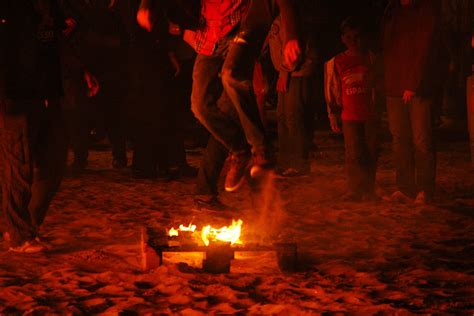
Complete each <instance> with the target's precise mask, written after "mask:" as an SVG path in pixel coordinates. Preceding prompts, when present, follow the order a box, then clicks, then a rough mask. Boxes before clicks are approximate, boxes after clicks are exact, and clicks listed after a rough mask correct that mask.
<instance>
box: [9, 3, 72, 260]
mask: <svg viewBox="0 0 474 316" xmlns="http://www.w3.org/2000/svg"><path fill="white" fill-rule="evenodd" d="M0 21H1V22H0V38H1V39H0V41H1V43H2V45H1V46H0V146H1V147H0V161H1V163H2V168H1V169H2V172H3V173H2V175H1V184H2V200H3V214H4V217H5V220H6V223H7V227H8V234H9V239H10V243H11V248H10V249H11V250H12V251H17V252H38V251H42V250H44V249H45V248H46V247H45V245H44V244H43V243H41V242H40V241H39V239H38V230H39V228H40V225H41V224H42V222H43V220H44V218H45V216H46V212H47V210H48V207H49V204H50V202H51V200H52V198H53V197H54V195H55V193H56V190H57V189H58V187H59V184H60V182H61V177H62V173H63V169H64V164H65V159H66V139H65V136H64V135H65V133H64V126H63V117H62V113H61V107H60V103H59V98H60V97H61V95H62V88H61V73H60V60H59V36H60V35H61V32H62V31H63V30H64V29H65V28H66V24H65V19H64V17H63V16H62V14H61V12H60V9H59V5H58V3H57V2H56V1H54V0H38V1H16V0H3V1H2V2H1V4H0ZM5 43H8V45H5Z"/></svg>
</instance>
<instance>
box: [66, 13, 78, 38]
mask: <svg viewBox="0 0 474 316" xmlns="http://www.w3.org/2000/svg"><path fill="white" fill-rule="evenodd" d="M64 23H65V24H66V28H65V29H64V30H63V35H64V36H66V37H68V36H69V35H71V33H72V32H74V30H75V29H76V26H77V22H76V20H74V19H73V18H67V19H66V20H64Z"/></svg>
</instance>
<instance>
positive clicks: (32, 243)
mask: <svg viewBox="0 0 474 316" xmlns="http://www.w3.org/2000/svg"><path fill="white" fill-rule="evenodd" d="M45 250H48V247H47V246H46V245H45V244H44V243H42V242H41V241H39V239H32V240H29V241H25V242H24V243H23V244H21V245H20V246H16V247H10V249H8V251H11V252H17V253H38V252H43V251H45Z"/></svg>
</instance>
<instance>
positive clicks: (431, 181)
mask: <svg viewBox="0 0 474 316" xmlns="http://www.w3.org/2000/svg"><path fill="white" fill-rule="evenodd" d="M432 110H433V101H432V100H431V99H429V98H423V97H418V96H416V97H414V98H413V99H412V100H411V101H410V102H409V103H408V104H405V103H404V102H403V100H402V98H397V97H387V111H388V121H389V126H390V132H391V133H392V142H393V151H394V155H395V156H394V157H395V168H396V181H397V185H398V188H399V190H400V191H402V192H404V193H405V194H407V195H411V196H414V195H416V194H417V193H418V192H421V191H424V192H425V193H426V194H427V195H428V196H432V195H433V194H434V190H435V176H436V155H435V148H434V142H433V128H432V126H433V123H432Z"/></svg>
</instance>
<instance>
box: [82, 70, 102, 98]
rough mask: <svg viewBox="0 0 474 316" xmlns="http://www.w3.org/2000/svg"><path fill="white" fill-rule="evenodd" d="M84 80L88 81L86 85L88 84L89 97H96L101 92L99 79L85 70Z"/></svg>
mask: <svg viewBox="0 0 474 316" xmlns="http://www.w3.org/2000/svg"><path fill="white" fill-rule="evenodd" d="M84 79H85V80H86V84H87V96H88V97H93V96H95V95H96V94H97V93H98V92H99V89H100V85H99V82H98V81H97V78H96V77H95V76H93V75H92V74H91V73H90V72H89V71H87V70H85V71H84Z"/></svg>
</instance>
